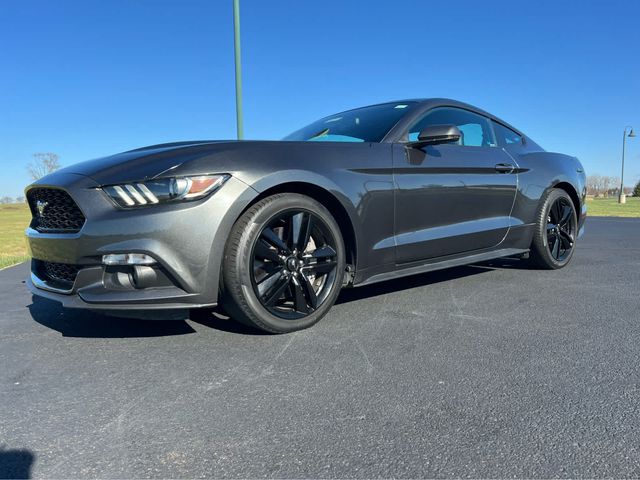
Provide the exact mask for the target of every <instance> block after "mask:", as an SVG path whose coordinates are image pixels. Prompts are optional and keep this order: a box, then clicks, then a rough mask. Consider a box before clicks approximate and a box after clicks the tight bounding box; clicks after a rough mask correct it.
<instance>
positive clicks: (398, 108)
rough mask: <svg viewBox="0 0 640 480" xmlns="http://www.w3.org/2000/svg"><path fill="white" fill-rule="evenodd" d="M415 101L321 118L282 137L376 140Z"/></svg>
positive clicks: (377, 106) (325, 140)
mask: <svg viewBox="0 0 640 480" xmlns="http://www.w3.org/2000/svg"><path fill="white" fill-rule="evenodd" d="M413 103H415V102H405V103H385V104H382V105H374V106H372V107H364V108H358V109H356V110H349V111H348V112H344V113H339V114H337V115H332V116H330V117H326V118H323V119H322V120H318V121H317V122H314V123H312V124H311V125H308V126H306V127H304V128H301V129H300V130H298V131H296V132H293V133H292V134H291V135H289V136H287V137H285V138H283V140H290V141H303V142H380V141H381V140H382V139H383V138H384V136H385V135H386V134H387V132H389V130H391V128H392V127H393V126H394V125H395V124H396V123H398V120H400V118H402V116H403V115H405V114H406V113H407V110H408V109H409V108H410V106H411V105H412V104H413Z"/></svg>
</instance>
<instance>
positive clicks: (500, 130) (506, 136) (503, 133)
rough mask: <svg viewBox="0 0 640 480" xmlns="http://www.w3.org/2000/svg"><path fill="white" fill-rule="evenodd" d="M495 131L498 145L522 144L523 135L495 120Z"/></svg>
mask: <svg viewBox="0 0 640 480" xmlns="http://www.w3.org/2000/svg"><path fill="white" fill-rule="evenodd" d="M492 123H493V131H494V132H495V133H496V140H497V141H498V145H500V146H501V147H505V146H507V145H514V144H515V145H522V136H521V135H519V134H517V133H516V132H514V131H513V130H511V129H510V128H507V127H505V126H504V125H502V124H500V123H497V122H493V121H492Z"/></svg>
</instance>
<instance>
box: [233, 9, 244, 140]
mask: <svg viewBox="0 0 640 480" xmlns="http://www.w3.org/2000/svg"><path fill="white" fill-rule="evenodd" d="M233 45H234V54H235V61H236V131H237V135H238V140H242V139H243V138H244V131H243V126H242V61H241V58H240V0H233Z"/></svg>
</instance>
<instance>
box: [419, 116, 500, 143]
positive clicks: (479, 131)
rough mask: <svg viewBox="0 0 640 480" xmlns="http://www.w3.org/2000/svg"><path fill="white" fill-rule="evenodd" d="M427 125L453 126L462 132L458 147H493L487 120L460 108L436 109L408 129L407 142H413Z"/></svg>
mask: <svg viewBox="0 0 640 480" xmlns="http://www.w3.org/2000/svg"><path fill="white" fill-rule="evenodd" d="M429 125H455V126H456V127H458V128H459V129H460V131H461V132H462V137H461V138H460V141H459V142H458V144H459V145H464V146H467V147H491V146H495V141H494V139H493V133H492V131H491V126H490V124H489V120H488V119H487V118H485V117H483V116H482V115H478V114H476V113H473V112H470V111H468V110H462V109H460V108H436V109H434V110H431V111H430V112H429V113H427V114H426V116H424V117H422V119H420V120H418V121H417V122H416V123H415V124H414V125H413V126H412V127H411V128H410V129H409V141H410V142H414V141H416V140H417V139H418V135H419V134H420V132H421V131H422V130H424V129H425V127H428V126H429Z"/></svg>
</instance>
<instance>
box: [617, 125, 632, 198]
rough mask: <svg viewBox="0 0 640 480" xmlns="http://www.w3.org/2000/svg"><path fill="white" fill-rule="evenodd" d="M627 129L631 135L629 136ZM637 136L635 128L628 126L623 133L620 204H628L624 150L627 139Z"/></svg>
mask: <svg viewBox="0 0 640 480" xmlns="http://www.w3.org/2000/svg"><path fill="white" fill-rule="evenodd" d="M627 128H628V129H629V133H628V134H627ZM635 136H636V134H635V133H634V132H633V127H632V126H631V125H627V126H626V127H624V131H623V132H622V172H620V195H619V196H618V203H626V201H627V197H626V196H625V194H624V150H625V147H626V144H627V137H629V138H633V137H635Z"/></svg>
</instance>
